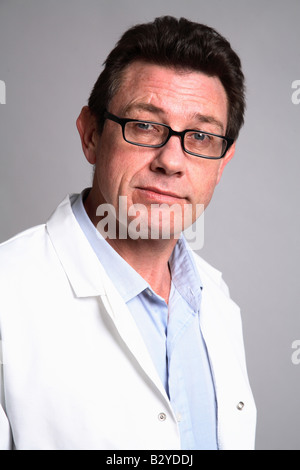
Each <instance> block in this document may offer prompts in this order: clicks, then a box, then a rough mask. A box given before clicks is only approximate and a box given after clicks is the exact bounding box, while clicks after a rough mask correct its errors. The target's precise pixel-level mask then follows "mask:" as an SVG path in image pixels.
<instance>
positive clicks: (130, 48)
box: [88, 16, 245, 139]
mask: <svg viewBox="0 0 300 470" xmlns="http://www.w3.org/2000/svg"><path fill="white" fill-rule="evenodd" d="M137 60H143V61H146V62H149V63H153V64H157V65H162V66H167V67H175V68H179V69H186V70H190V71H200V72H202V73H205V74H207V75H208V76H216V77H218V78H219V80H220V81H221V83H222V85H223V87H224V89H225V91H226V94H227V99H228V125H227V129H226V136H227V137H230V138H232V139H236V138H237V137H238V134H239V131H240V128H241V127H242V125H243V123H244V111H245V83H244V75H243V72H242V69H241V61H240V59H239V57H238V55H237V54H236V53H235V52H234V51H233V49H232V48H231V46H230V43H229V42H228V41H227V40H226V39H225V38H224V37H223V36H221V35H220V34H219V33H218V32H217V31H216V30H214V29H213V28H211V27H209V26H206V25H203V24H199V23H194V22H191V21H189V20H187V19H185V18H181V19H176V18H173V17H171V16H163V17H159V18H156V19H155V20H154V21H153V22H151V23H145V24H139V25H136V26H134V27H132V28H130V29H129V30H128V31H126V32H125V33H124V34H123V36H122V37H121V39H120V40H119V42H118V43H117V44H116V46H115V48H114V49H113V50H112V51H111V53H110V54H109V55H108V57H107V59H106V61H105V62H104V65H105V67H104V70H103V71H102V73H101V74H100V76H99V78H98V80H97V81H96V83H95V85H94V88H93V90H92V93H91V95H90V98H89V101H88V105H89V108H90V110H91V112H92V113H93V114H94V115H95V116H96V118H97V122H98V129H99V132H100V133H101V131H102V128H103V124H104V111H105V109H107V108H108V106H109V103H110V100H111V99H112V97H113V96H114V94H115V93H116V92H117V90H118V88H119V86H120V83H121V80H122V72H123V71H124V70H125V68H126V67H127V66H128V65H129V64H130V63H132V62H134V61H137Z"/></svg>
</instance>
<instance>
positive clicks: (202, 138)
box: [193, 132, 210, 142]
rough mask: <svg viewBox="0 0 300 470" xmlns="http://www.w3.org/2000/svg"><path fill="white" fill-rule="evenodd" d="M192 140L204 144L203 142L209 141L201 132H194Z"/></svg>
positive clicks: (207, 136)
mask: <svg viewBox="0 0 300 470" xmlns="http://www.w3.org/2000/svg"><path fill="white" fill-rule="evenodd" d="M193 138H194V139H195V140H198V141H199V142H204V141H205V140H210V139H209V135H207V134H203V133H202V132H195V133H194V134H193Z"/></svg>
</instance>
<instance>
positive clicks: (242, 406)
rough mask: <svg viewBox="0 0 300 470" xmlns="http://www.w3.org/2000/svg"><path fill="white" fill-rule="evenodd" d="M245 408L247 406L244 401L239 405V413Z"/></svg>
mask: <svg viewBox="0 0 300 470" xmlns="http://www.w3.org/2000/svg"><path fill="white" fill-rule="evenodd" d="M244 406H245V404H244V403H243V402H242V401H240V402H239V403H238V404H237V409H238V410H239V411H242V409H243V408H244Z"/></svg>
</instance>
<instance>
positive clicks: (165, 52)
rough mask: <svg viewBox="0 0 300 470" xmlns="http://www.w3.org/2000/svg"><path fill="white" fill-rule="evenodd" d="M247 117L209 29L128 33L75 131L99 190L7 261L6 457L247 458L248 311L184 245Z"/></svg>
mask: <svg viewBox="0 0 300 470" xmlns="http://www.w3.org/2000/svg"><path fill="white" fill-rule="evenodd" d="M243 111H244V82H243V74H242V71H241V68H240V61H239V58H238V57H237V55H236V54H235V52H234V51H233V50H232V49H231V47H230V45H229V43H228V42H227V41H226V40H225V39H224V38H223V37H222V36H220V35H219V34H218V33H217V32H216V31H214V30H213V29H211V28H209V27H207V26H203V25H199V24H196V23H192V22H189V21H187V20H185V19H181V20H176V19H174V18H172V17H163V18H158V19H156V20H155V21H154V22H153V23H149V24H145V25H138V26H136V27H134V28H132V29H130V30H129V31H127V32H126V33H125V34H124V35H123V37H122V38H121V40H120V41H119V43H118V44H117V46H116V47H115V49H114V50H113V51H112V52H111V54H110V55H109V57H108V58H107V61H106V64H105V68H104V70H103V72H102V74H101V75H100V77H99V78H98V80H97V82H96V84H95V86H94V89H93V91H92V93H91V96H90V99H89V103H88V106H85V107H84V108H83V109H82V111H81V113H80V115H79V117H78V120H77V127H78V131H79V134H80V138H81V142H82V148H83V152H84V154H85V157H86V158H87V160H88V162H89V163H90V164H92V165H94V180H93V186H92V188H91V189H86V190H84V191H83V192H82V194H81V195H72V196H71V197H69V196H68V197H67V198H66V199H65V200H64V201H63V202H62V203H61V204H60V206H59V207H58V208H57V209H56V211H55V212H54V214H53V215H52V216H51V218H50V220H49V221H48V222H47V223H46V224H45V225H42V226H39V227H35V228H32V229H29V230H28V231H26V232H24V233H22V234H19V235H17V236H16V237H14V238H13V239H12V240H9V241H8V242H6V243H4V244H3V245H2V246H1V248H0V261H1V262H0V265H1V271H0V273H1V274H0V276H1V280H0V285H1V298H0V305H1V306H0V322H1V323H0V328H1V346H2V362H3V367H2V374H1V381H2V383H1V405H2V408H1V414H0V443H1V448H3V449H11V448H16V449H44V450H45V449H172V450H175V449H188V450H191V449H252V448H253V446H254V434H255V414H256V413H255V405H254V402H253V398H252V394H251V390H250V387H249V383H248V379H247V372H246V366H245V359H244V349H243V339H242V331H241V322H240V312H239V309H238V307H237V306H236V304H234V303H233V302H232V301H231V300H230V298H229V295H228V289H227V287H226V285H225V283H224V281H223V280H222V277H221V274H220V273H219V272H218V271H216V270H215V269H214V268H212V267H211V266H209V265H208V264H207V263H206V262H204V261H203V260H202V259H201V258H200V257H198V256H197V255H195V254H194V253H193V252H192V251H191V250H190V249H189V248H188V246H187V243H186V241H185V238H184V236H180V232H181V231H182V230H183V229H185V228H186V225H187V223H186V219H185V217H184V214H185V211H186V208H188V209H189V210H188V211H187V213H188V214H189V220H190V222H194V220H195V219H196V217H197V216H198V215H199V207H201V206H204V207H206V206H207V205H208V203H209V201H210V199H211V197H212V194H213V191H214V188H215V186H216V184H217V183H218V182H219V181H220V178H221V175H222V172H223V170H224V167H225V165H226V164H227V163H228V162H229V161H230V159H231V158H232V157H233V154H234V150H235V141H236V139H237V137H238V133H239V129H240V127H241V125H242V123H243ZM173 206H174V207H175V208H176V210H177V212H176V214H175V212H174V214H173V216H172V214H171V211H170V208H171V207H173ZM120 214H121V215H120ZM124 214H125V215H124ZM112 222H115V227H113V228H112V224H111V223H112ZM166 225H167V226H168V230H169V236H167V237H166V236H163V235H164V230H165V227H166ZM130 227H131V230H130ZM97 229H98V230H97ZM134 229H135V230H134ZM100 232H101V233H100Z"/></svg>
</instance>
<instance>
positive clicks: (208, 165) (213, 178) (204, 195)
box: [191, 160, 220, 207]
mask: <svg viewBox="0 0 300 470" xmlns="http://www.w3.org/2000/svg"><path fill="white" fill-rule="evenodd" d="M219 166H220V163H219V162H217V161H212V160H207V161H206V160H203V161H201V162H200V165H198V166H197V167H196V168H194V169H193V170H194V171H192V172H191V178H192V183H191V186H192V188H193V203H195V204H204V206H205V207H206V206H207V205H208V203H209V202H210V200H211V198H212V195H213V193H214V189H215V187H216V185H217V182H218V173H219Z"/></svg>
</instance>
